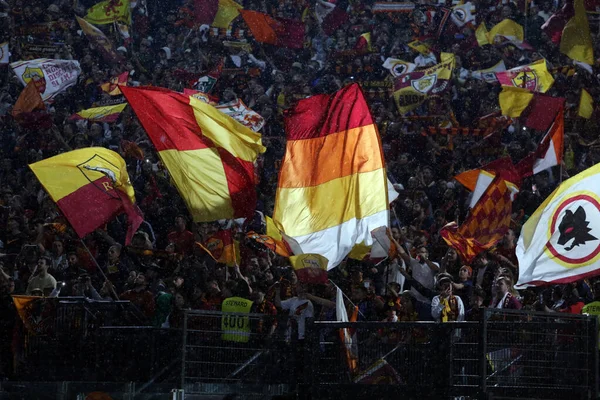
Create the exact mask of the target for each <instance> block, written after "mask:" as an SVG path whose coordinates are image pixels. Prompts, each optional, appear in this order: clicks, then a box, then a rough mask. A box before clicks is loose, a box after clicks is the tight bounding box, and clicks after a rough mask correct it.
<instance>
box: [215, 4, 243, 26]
mask: <svg viewBox="0 0 600 400" xmlns="http://www.w3.org/2000/svg"><path fill="white" fill-rule="evenodd" d="M243 8H244V7H242V6H240V5H239V4H238V3H236V2H235V1H233V0H219V9H218V10H217V15H216V16H215V19H214V21H213V23H212V24H211V25H212V26H214V27H215V28H223V29H227V28H229V25H231V22H233V20H234V19H236V18H237V16H238V15H240V12H239V10H241V9H243Z"/></svg>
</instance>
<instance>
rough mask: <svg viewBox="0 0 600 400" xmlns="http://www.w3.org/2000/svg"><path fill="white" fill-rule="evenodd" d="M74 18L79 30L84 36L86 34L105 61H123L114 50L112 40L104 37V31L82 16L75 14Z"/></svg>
mask: <svg viewBox="0 0 600 400" xmlns="http://www.w3.org/2000/svg"><path fill="white" fill-rule="evenodd" d="M75 18H76V19H77V22H78V23H79V26H80V27H81V30H82V31H83V33H85V36H87V38H88V40H89V41H90V43H92V44H93V45H94V46H95V48H96V49H98V51H99V52H100V54H102V56H103V57H104V59H105V60H106V61H107V62H111V63H117V62H122V61H123V57H122V56H121V55H119V54H118V53H117V52H116V51H115V48H114V46H113V44H112V42H111V41H110V40H109V39H108V38H107V37H106V35H105V34H104V32H102V31H101V30H100V29H98V28H96V27H95V26H94V25H92V24H90V23H89V22H87V21H86V20H85V19H83V18H79V17H78V16H75Z"/></svg>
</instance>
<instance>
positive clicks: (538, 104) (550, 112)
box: [521, 93, 565, 131]
mask: <svg viewBox="0 0 600 400" xmlns="http://www.w3.org/2000/svg"><path fill="white" fill-rule="evenodd" d="M564 103H565V99H564V98H562V97H550V96H544V95H541V94H537V93H536V94H535V95H534V96H533V99H532V100H531V103H529V105H528V106H527V108H526V109H525V110H524V111H523V113H522V114H521V120H522V121H523V124H524V125H525V126H526V127H528V128H531V129H536V130H539V131H545V130H547V129H548V128H549V127H550V125H552V123H553V122H554V121H555V119H556V116H557V115H558V113H559V111H560V110H562V109H563V106H564Z"/></svg>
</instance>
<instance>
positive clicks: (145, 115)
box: [121, 86, 265, 222]
mask: <svg viewBox="0 0 600 400" xmlns="http://www.w3.org/2000/svg"><path fill="white" fill-rule="evenodd" d="M121 91H122V92H123V94H124V95H125V97H126V98H127V101H128V102H129V104H130V105H131V107H132V108H133V110H134V111H135V113H136V114H137V116H138V118H139V120H140V122H141V123H142V126H143V127H144V129H145V130H146V132H147V133H148V136H149V137H150V140H151V141H152V143H153V144H154V146H155V147H156V150H158V154H159V156H160V158H161V160H162V162H163V163H164V165H165V166H166V167H167V169H168V170H169V172H170V174H171V178H172V180H173V182H174V183H175V186H176V187H177V190H179V194H180V195H181V197H182V198H183V199H184V201H185V203H186V205H187V207H188V209H189V211H190V214H191V215H192V217H193V218H194V221H196V222H207V221H216V220H219V219H232V218H242V217H249V216H251V215H252V214H253V213H254V209H255V208H256V189H255V177H254V164H253V163H254V161H256V158H257V157H258V154H259V153H263V152H264V151H265V148H264V147H263V145H262V143H261V135H260V134H259V133H256V132H254V131H252V130H251V129H249V128H247V127H245V126H244V125H242V124H240V123H239V122H237V121H236V120H234V119H233V118H231V117H228V116H227V115H225V114H223V113H222V112H221V111H219V110H217V109H216V108H214V107H213V106H211V105H209V104H206V103H204V102H203V101H201V100H198V99H196V98H194V97H192V96H186V95H183V94H181V93H177V92H172V91H170V90H166V89H156V88H155V89H149V88H132V87H125V86H121Z"/></svg>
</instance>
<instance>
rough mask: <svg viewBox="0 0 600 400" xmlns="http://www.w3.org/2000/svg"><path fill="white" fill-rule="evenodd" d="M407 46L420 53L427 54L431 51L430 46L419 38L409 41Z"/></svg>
mask: <svg viewBox="0 0 600 400" xmlns="http://www.w3.org/2000/svg"><path fill="white" fill-rule="evenodd" d="M408 47H410V48H411V49H413V50H416V51H418V52H419V53H421V54H429V53H430V51H431V48H430V47H429V45H428V44H427V43H425V42H421V41H419V40H415V41H413V42H410V43H409V44H408Z"/></svg>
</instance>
